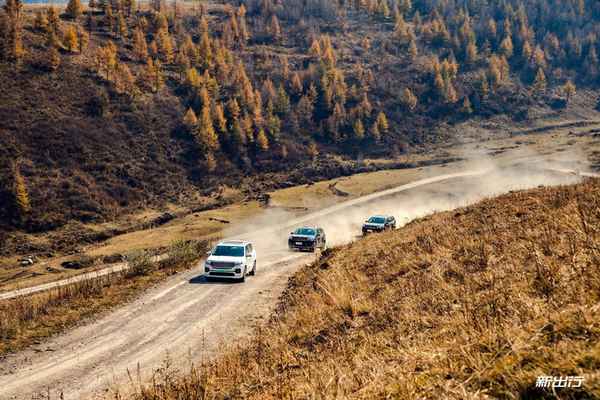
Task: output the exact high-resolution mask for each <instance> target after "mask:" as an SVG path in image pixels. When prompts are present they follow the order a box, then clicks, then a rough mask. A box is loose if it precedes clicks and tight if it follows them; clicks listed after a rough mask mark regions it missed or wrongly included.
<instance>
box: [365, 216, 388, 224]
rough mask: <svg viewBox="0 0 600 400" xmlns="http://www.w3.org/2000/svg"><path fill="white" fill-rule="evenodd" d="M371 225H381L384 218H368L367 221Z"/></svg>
mask: <svg viewBox="0 0 600 400" xmlns="http://www.w3.org/2000/svg"><path fill="white" fill-rule="evenodd" d="M368 222H370V223H372V224H383V223H385V218H383V217H371V218H369V221H368Z"/></svg>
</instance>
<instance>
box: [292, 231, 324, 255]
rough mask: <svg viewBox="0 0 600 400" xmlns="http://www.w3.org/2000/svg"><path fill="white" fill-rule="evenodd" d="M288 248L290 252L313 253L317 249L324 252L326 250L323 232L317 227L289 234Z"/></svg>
mask: <svg viewBox="0 0 600 400" xmlns="http://www.w3.org/2000/svg"><path fill="white" fill-rule="evenodd" d="M288 247H289V248H290V250H307V251H315V249H317V248H319V249H321V250H325V249H326V248H327V238H326V237H325V231H324V230H323V228H319V227H308V226H304V227H302V228H298V229H296V230H295V231H294V232H291V233H290V237H289V238H288Z"/></svg>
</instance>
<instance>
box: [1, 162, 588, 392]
mask: <svg viewBox="0 0 600 400" xmlns="http://www.w3.org/2000/svg"><path fill="white" fill-rule="evenodd" d="M583 175H586V174H574V173H572V171H569V170H555V171H550V172H549V171H548V170H547V169H541V168H539V169H537V168H531V169H527V171H525V170H523V169H522V168H507V169H494V170H471V171H465V172H458V173H451V174H446V175H439V176H434V177H429V178H425V179H421V180H417V181H414V182H411V183H408V184H405V185H402V186H398V187H395V188H392V189H389V190H385V191H382V192H378V193H374V194H371V195H367V196H363V197H359V198H356V199H353V200H349V201H346V202H343V203H338V204H336V205H334V206H331V207H328V208H325V209H322V210H320V211H316V212H313V213H310V214H307V215H304V216H301V217H296V218H294V217H292V216H291V215H290V217H289V218H285V220H284V221H283V222H277V223H274V224H273V225H268V226H256V227H255V229H253V230H251V231H250V232H245V233H244V232H241V233H239V234H238V235H236V237H238V238H243V239H250V240H252V241H253V242H254V243H255V247H256V249H257V252H258V255H259V263H258V270H257V275H256V276H255V277H249V278H248V279H247V280H246V283H244V284H236V283H228V282H207V281H206V280H205V279H204V278H203V277H202V275H201V271H202V268H201V267H202V265H201V263H199V264H198V265H197V266H196V267H195V268H193V269H192V270H190V271H187V272H185V273H180V274H177V275H175V276H173V277H171V278H170V279H168V280H167V281H166V282H164V283H162V284H160V285H159V286H157V287H156V288H153V289H151V290H149V291H147V292H145V293H144V294H143V295H141V296H140V297H139V298H138V299H137V300H135V301H133V302H132V303H130V304H127V305H125V306H123V307H120V308H118V309H116V310H114V311H112V312H110V313H107V314H106V315H104V316H101V317H100V318H99V319H98V320H97V321H94V322H90V323H89V324H87V325H84V326H81V327H78V328H75V329H73V330H71V331H69V332H68V333H65V334H63V335H59V336H57V337H55V338H52V339H50V340H49V341H47V342H46V343H44V344H42V345H38V346H36V348H34V349H29V350H26V351H23V352H20V353H18V354H15V355H11V356H9V357H7V358H6V359H4V360H1V361H0V399H2V400H4V399H16V400H20V399H32V398H45V397H40V396H44V395H47V393H50V395H51V396H52V398H60V397H59V396H60V395H61V394H62V395H63V398H64V399H66V400H71V399H81V398H101V397H103V396H105V395H106V394H107V393H111V392H110V390H114V389H115V388H118V386H119V385H120V384H124V386H123V387H127V386H128V384H127V375H128V374H127V372H128V371H129V372H130V373H131V374H132V375H133V376H134V378H135V377H136V376H137V374H138V373H139V374H140V375H141V376H142V378H146V377H147V376H149V374H150V373H151V372H152V371H153V369H154V368H157V367H159V366H160V365H161V364H162V363H163V362H164V361H165V359H167V358H168V359H169V360H170V362H171V363H172V364H173V365H175V366H177V367H185V366H186V365H187V364H188V362H189V361H191V360H199V359H202V358H206V357H211V356H212V355H214V354H215V353H216V352H218V351H219V349H220V348H221V346H223V345H227V344H231V343H234V342H235V340H236V339H238V338H243V337H244V336H245V335H248V334H250V333H251V332H252V329H253V327H254V326H256V324H257V323H258V322H260V320H261V319H262V318H265V317H267V316H268V315H269V314H270V313H271V312H272V311H273V309H274V306H275V305H276V303H277V299H278V298H279V296H280V294H281V292H282V291H283V290H284V289H285V286H286V283H287V280H288V278H289V277H290V276H291V275H292V274H293V273H294V272H295V271H296V270H297V269H298V268H300V267H302V266H303V265H305V264H307V263H310V262H311V261H312V260H313V259H314V255H312V254H304V253H290V252H289V251H288V250H287V248H286V239H287V234H288V232H289V230H290V228H292V227H295V226H297V225H301V224H312V223H318V224H319V225H320V226H322V227H323V228H324V229H325V231H326V232H327V235H328V239H329V242H330V244H333V245H338V244H344V243H347V242H349V241H351V240H355V239H356V233H357V232H359V231H360V229H359V226H360V224H361V223H362V221H363V220H364V218H365V217H367V216H368V215H369V214H371V213H390V214H394V215H396V216H397V218H398V220H399V221H400V222H402V223H406V222H409V221H410V220H412V219H414V218H416V217H420V216H422V215H425V214H428V213H431V212H433V211H439V210H446V209H452V208H455V207H458V206H462V205H465V204H468V203H471V202H473V201H476V200H478V199H480V198H482V197H485V196H490V195H494V194H499V193H503V192H506V191H508V190H513V189H520V188H527V187H535V186H538V185H540V184H545V185H554V184H562V183H573V182H575V181H577V180H579V179H580V176H583ZM587 175H594V174H587ZM107 273H108V272H107ZM60 284H68V282H67V283H60V282H59V283H54V284H53V285H54V286H56V285H60ZM25 290H26V291H23V289H21V291H13V292H7V293H4V294H3V295H2V296H3V297H2V298H10V297H16V296H19V295H24V294H27V293H32V292H35V291H41V290H46V289H45V288H43V287H36V288H29V289H25Z"/></svg>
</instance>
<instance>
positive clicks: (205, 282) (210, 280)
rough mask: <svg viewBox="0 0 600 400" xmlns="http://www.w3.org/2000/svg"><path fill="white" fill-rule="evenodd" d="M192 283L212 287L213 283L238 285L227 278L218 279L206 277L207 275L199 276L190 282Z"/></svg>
mask: <svg viewBox="0 0 600 400" xmlns="http://www.w3.org/2000/svg"><path fill="white" fill-rule="evenodd" d="M189 282H190V283H192V284H196V285H211V284H213V283H228V284H236V283H238V282H237V281H235V280H233V279H226V278H217V277H212V276H211V277H210V278H208V277H206V276H205V275H198V276H195V277H193V278H192V279H190V280H189Z"/></svg>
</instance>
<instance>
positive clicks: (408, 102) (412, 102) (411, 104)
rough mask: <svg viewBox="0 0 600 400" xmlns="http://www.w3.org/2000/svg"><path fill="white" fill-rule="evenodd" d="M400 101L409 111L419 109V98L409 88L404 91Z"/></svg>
mask: <svg viewBox="0 0 600 400" xmlns="http://www.w3.org/2000/svg"><path fill="white" fill-rule="evenodd" d="M400 101H401V102H402V104H403V105H404V107H406V109H407V110H409V111H413V110H414V109H415V108H416V107H417V96H415V95H414V94H413V92H412V90H410V89H409V88H405V89H404V91H403V92H402V97H401V98H400Z"/></svg>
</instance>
